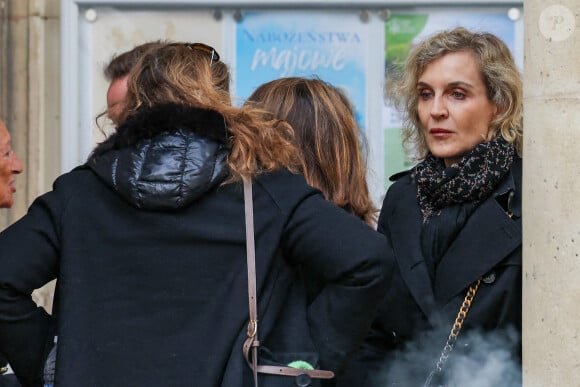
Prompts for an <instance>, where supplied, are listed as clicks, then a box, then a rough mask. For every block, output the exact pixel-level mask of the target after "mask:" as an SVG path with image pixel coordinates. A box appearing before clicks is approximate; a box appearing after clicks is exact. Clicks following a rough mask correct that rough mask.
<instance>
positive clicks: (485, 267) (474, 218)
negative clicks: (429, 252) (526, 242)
mask: <svg viewBox="0 0 580 387" xmlns="http://www.w3.org/2000/svg"><path fill="white" fill-rule="evenodd" d="M503 183H504V184H500V186H499V187H498V189H496V193H494V194H492V195H491V196H490V197H489V198H488V199H487V200H486V201H484V202H483V203H482V204H481V205H480V206H479V207H478V208H477V209H476V210H475V212H474V213H473V214H472V215H471V217H470V218H469V220H468V221H467V224H466V225H465V226H464V228H463V229H462V230H461V232H460V233H459V235H458V236H457V238H456V239H455V240H454V241H453V243H452V244H451V246H450V247H449V249H448V250H447V252H446V253H445V255H444V256H443V258H442V259H441V262H440V263H439V266H438V268H437V272H436V274H435V284H436V285H435V294H436V298H437V301H438V302H441V303H443V304H445V303H447V302H448V301H449V300H450V299H451V298H453V297H454V296H455V295H457V294H458V293H459V292H462V291H463V290H464V289H465V288H467V287H468V286H469V285H471V284H472V283H473V282H475V281H476V280H477V279H478V278H479V277H481V276H483V275H484V274H486V273H487V272H489V271H490V270H491V269H492V268H493V267H495V266H496V265H497V264H498V263H499V262H501V261H502V260H503V259H504V258H505V257H507V256H508V255H509V254H510V253H511V252H513V251H514V250H515V249H517V248H518V247H519V246H520V245H521V243H522V221H521V217H517V218H514V219H515V220H514V219H511V218H510V217H509V216H507V214H506V212H505V210H504V209H503V208H502V206H501V205H500V204H499V203H498V202H497V200H496V197H497V194H498V193H505V192H508V191H509V190H511V189H513V187H514V184H513V183H514V182H513V179H512V178H511V174H510V175H508V178H507V179H505V180H504V182H503ZM517 196H519V194H518V195H517ZM517 215H519V214H517Z"/></svg>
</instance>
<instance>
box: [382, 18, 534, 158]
mask: <svg viewBox="0 0 580 387" xmlns="http://www.w3.org/2000/svg"><path fill="white" fill-rule="evenodd" d="M452 52H471V53H473V54H474V56H475V58H476V60H477V62H478V63H479V67H480V71H481V76H482V78H483V81H484V84H485V86H486V89H487V97H488V98H489V100H490V101H491V103H493V104H495V105H496V106H497V107H498V114H497V116H496V117H495V119H494V120H493V121H492V122H491V124H490V131H489V138H487V141H489V140H491V139H493V138H495V137H496V136H497V135H498V134H501V136H503V138H504V139H505V140H506V141H508V142H511V143H514V144H515V146H516V149H517V151H518V154H519V155H520V156H521V154H522V145H523V143H522V142H523V139H522V137H523V118H522V114H523V92H522V90H523V86H522V79H521V76H520V73H519V71H518V69H517V67H516V64H515V62H514V59H513V56H512V54H511V53H510V50H509V48H508V47H507V46H506V44H505V43H504V42H503V41H502V40H501V39H499V38H498V37H497V36H495V35H493V34H490V33H487V32H471V31H469V30H467V29H465V28H463V27H458V28H455V29H452V30H448V31H442V32H439V33H436V34H434V35H432V36H430V37H429V38H427V39H425V40H423V41H422V42H420V43H419V44H417V45H416V46H415V47H414V48H413V49H412V50H411V52H410V54H409V56H408V57H407V60H406V61H405V64H404V67H402V68H399V69H397V70H395V74H394V75H393V76H392V78H391V79H390V80H389V81H388V83H387V87H388V90H387V95H388V96H389V97H390V98H391V99H392V100H393V101H394V102H395V105H396V106H397V107H398V108H399V110H400V111H401V112H402V114H403V138H404V144H405V145H406V146H407V148H412V149H413V150H414V151H415V152H417V154H418V158H419V159H423V158H424V157H425V156H426V155H427V153H428V152H429V150H428V148H427V143H426V141H425V137H424V133H423V131H422V130H421V122H420V120H419V115H418V110H417V105H418V99H419V93H418V92H417V81H418V80H419V78H420V77H421V75H422V74H423V71H425V68H426V67H427V66H428V65H429V64H430V63H431V62H433V61H434V60H436V59H438V58H440V57H442V56H444V55H446V54H448V53H452Z"/></svg>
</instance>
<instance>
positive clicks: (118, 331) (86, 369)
mask: <svg viewBox="0 0 580 387" xmlns="http://www.w3.org/2000/svg"><path fill="white" fill-rule="evenodd" d="M170 111H172V110H170ZM180 114H181V113H180ZM187 114H193V115H194V116H195V117H196V119H195V120H185V123H184V122H180V123H178V124H176V123H175V122H172V123H171V125H167V123H165V126H166V128H165V129H167V132H164V133H163V134H161V135H159V136H157V137H156V136H153V137H151V138H150V139H147V140H146V141H144V142H143V141H139V142H137V143H136V144H132V145H127V144H126V143H127V141H128V140H127V138H125V139H124V140H123V141H121V140H119V139H117V140H112V141H111V142H109V143H108V144H106V145H103V146H102V147H101V148H99V149H98V151H97V152H95V155H94V156H93V157H92V158H91V160H90V161H89V163H88V166H84V167H81V168H78V169H76V170H74V171H72V172H70V173H68V174H65V175H63V176H62V177H60V178H59V179H57V181H56V182H55V184H54V188H53V190H52V191H51V192H49V193H47V194H45V195H43V196H41V197H40V198H38V199H37V200H36V201H35V202H34V203H33V204H32V206H31V207H30V209H29V211H28V214H27V215H26V216H24V217H23V218H22V219H21V220H19V221H18V222H17V223H15V224H14V225H12V226H11V227H9V228H8V229H6V230H5V231H4V232H2V233H1V234H0V245H1V246H2V250H1V251H0V267H2V268H3V270H2V271H1V272H0V350H1V351H2V352H4V353H5V354H6V356H7V358H8V360H9V361H10V363H11V365H12V366H13V368H14V370H15V372H16V374H17V375H18V376H19V378H20V379H21V381H22V382H23V385H25V386H40V385H41V381H40V377H41V373H42V363H43V359H44V357H46V353H47V350H48V348H49V347H50V345H49V343H50V342H52V337H53V334H56V335H58V351H57V362H56V385H57V386H59V387H79V386H85V387H89V386H94V387H102V386H108V387H115V386H119V387H121V386H122V387H131V386H135V387H137V386H139V387H143V386H204V387H205V386H207V387H211V386H228V387H229V386H250V385H253V384H252V379H251V372H250V369H249V367H248V366H247V365H246V363H245V360H244V359H243V356H242V342H243V340H244V338H245V336H246V327H247V322H248V296H247V286H248V285H247V268H246V254H245V231H244V229H245V228H244V203H243V194H242V185H241V183H229V184H214V183H213V182H214V181H218V182H219V179H218V178H217V177H218V176H219V175H220V173H218V172H216V171H219V170H220V168H221V167H220V165H222V166H223V165H224V164H223V163H222V161H223V157H222V154H223V152H222V151H223V147H222V146H221V145H219V144H218V145H217V146H216V144H215V142H218V143H219V142H220V140H219V139H217V138H214V139H211V140H208V139H207V137H205V135H204V134H203V132H204V131H202V130H199V128H196V126H199V125H201V126H207V125H208V124H212V125H213V124H215V125H219V122H221V125H223V119H222V120H221V121H220V120H211V119H210V120H209V122H205V121H204V120H203V119H202V120H200V119H199V114H197V113H196V112H195V111H194V112H189V113H187ZM174 115H175V114H173V116H174ZM167 120H169V121H171V120H170V119H167ZM145 121H146V122H149V123H150V122H152V120H150V119H149V118H147V119H146V120H145ZM173 121H175V120H173ZM182 121H183V120H182ZM190 121H191V122H190ZM146 122H144V120H140V121H139V125H144V126H147V125H149V124H147V123H146ZM192 122H193V123H192ZM131 125H133V126H134V125H137V123H135V122H133V123H132V124H130V125H129V126H128V127H125V128H124V130H129V131H131V130H133V129H134V128H133V127H132V126H131ZM132 128H133V129H132ZM218 129H219V128H216V130H218ZM221 130H222V134H223V133H224V131H223V128H222V129H221ZM205 131H207V128H205ZM120 132H122V131H120ZM123 133H125V134H126V132H123ZM125 134H124V135H125ZM200 136H201V137H200ZM218 137H219V136H218ZM223 139H224V140H223V142H224V144H225V135H224V136H223ZM206 140H207V141H209V143H208V142H207V141H206ZM129 143H130V141H129ZM123 144H125V145H123ZM208 152H209V153H208ZM200 155H204V156H203V157H201V156H200ZM200 160H205V161H203V162H200ZM208 163H209V165H210V166H212V167H211V168H209V169H207V168H205V167H207V166H208ZM195 168H198V169H201V170H202V171H201V172H200V173H193V169H195ZM204 171H205V172H204ZM200 174H201V175H203V176H205V178H203V179H200V178H199V176H200ZM171 176H173V178H172V177H171ZM200 186H201V187H203V189H199V188H200ZM187 187H191V190H196V193H192V192H191V191H190V190H188V189H187ZM253 188H254V193H253V195H254V213H255V235H256V267H257V268H256V271H257V277H258V278H257V289H258V305H259V307H258V308H259V313H258V318H259V324H260V333H259V334H260V337H259V338H260V339H261V341H262V344H263V345H264V347H267V348H268V351H266V350H264V351H263V359H264V361H266V360H265V359H266V358H267V357H268V358H269V360H270V361H279V362H282V363H283V364H286V363H287V362H289V361H292V360H299V359H301V360H308V361H309V362H310V363H312V364H313V365H318V366H320V367H321V368H326V369H331V370H334V371H338V370H339V369H340V367H341V365H342V364H343V362H344V361H345V358H346V356H347V355H348V354H349V353H350V352H351V351H352V350H354V349H356V346H357V344H358V343H359V342H360V340H361V339H362V338H363V337H364V334H365V333H366V331H367V330H368V328H369V326H370V323H371V321H372V315H373V313H374V310H375V308H376V304H377V303H378V301H379V300H380V298H381V297H382V294H383V293H384V291H385V290H386V283H387V276H388V275H389V273H390V272H392V270H391V269H392V265H390V264H389V261H388V259H389V256H388V255H387V254H386V253H385V251H387V245H386V240H385V237H384V236H383V235H381V234H379V233H377V232H376V231H373V230H372V229H370V228H369V227H368V226H367V225H365V224H364V223H363V222H362V221H360V220H359V219H358V218H356V217H354V216H352V215H350V214H348V213H347V212H346V211H344V210H342V209H340V208H338V207H335V206H333V205H332V204H330V203H329V202H327V201H326V200H324V198H323V196H322V195H321V194H320V192H319V191H317V190H315V189H313V188H312V187H310V186H308V185H307V184H306V183H305V180H304V178H303V177H302V176H300V175H294V174H291V173H289V172H287V171H279V172H276V173H271V174H263V175H260V176H259V177H258V178H257V179H256V180H255V181H254V184H253ZM121 191H122V192H121ZM182 193H183V195H182ZM183 198H186V200H185V201H184V200H183ZM161 209H162V210H161ZM345 236H348V237H345ZM298 267H300V269H301V270H307V271H311V272H312V273H316V275H317V277H318V278H319V279H320V280H321V281H322V282H323V283H324V287H323V288H322V289H321V291H320V293H319V294H318V295H317V297H316V298H315V299H314V300H313V301H312V303H311V304H310V305H309V307H308V308H307V307H306V302H305V300H304V292H303V287H302V286H301V284H300V283H299V282H297V281H296V276H295V271H296V270H297V268H298ZM54 278H58V281H57V297H56V300H55V303H56V306H57V314H56V317H51V316H49V315H48V314H47V313H46V312H45V311H44V310H43V309H40V308H36V306H35V305H34V303H33V302H32V300H31V298H30V293H31V292H32V290H33V289H35V288H38V287H40V286H42V285H43V284H45V283H46V282H48V281H50V280H52V279H54ZM317 363H318V364H317ZM269 378H270V379H271V377H269ZM275 378H278V383H277V384H275V385H293V384H292V383H293V380H291V379H292V378H288V377H275ZM281 379H284V381H283V382H280V380H281ZM264 380H265V379H264Z"/></svg>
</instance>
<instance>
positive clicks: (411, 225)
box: [338, 159, 522, 387]
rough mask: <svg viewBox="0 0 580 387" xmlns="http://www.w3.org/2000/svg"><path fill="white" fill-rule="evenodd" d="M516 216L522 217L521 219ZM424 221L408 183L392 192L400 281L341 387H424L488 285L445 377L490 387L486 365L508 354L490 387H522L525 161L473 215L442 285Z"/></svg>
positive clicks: (388, 227) (385, 225)
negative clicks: (424, 240) (424, 244)
mask: <svg viewBox="0 0 580 387" xmlns="http://www.w3.org/2000/svg"><path fill="white" fill-rule="evenodd" d="M510 193H513V195H511V198H510V199H509V200H508V198H509V197H510ZM508 202H509V204H508ZM508 207H509V208H508ZM508 211H511V212H513V216H512V217H511V218H510V217H509V216H508V214H507V212H508ZM422 222H423V218H422V214H421V211H420V209H419V206H418V203H417V186H416V184H415V182H414V181H413V180H412V178H411V176H410V175H409V174H406V175H404V176H403V177H402V178H400V179H399V180H398V181H397V182H395V183H394V184H393V185H392V186H391V187H390V189H389V190H388V193H387V195H386V197H385V200H384V204H383V208H382V210H381V215H380V219H379V226H378V229H379V231H380V232H382V233H384V234H385V235H386V236H387V237H388V238H387V239H388V241H389V242H390V248H392V249H393V251H394V254H395V259H396V262H397V265H396V270H395V272H396V274H395V276H394V278H393V282H392V283H391V285H390V287H389V290H388V291H387V293H386V295H385V299H384V300H383V302H382V304H381V308H380V310H379V314H378V316H377V318H376V319H375V321H374V322H373V324H372V328H371V331H370V332H369V334H368V335H367V338H366V339H365V341H364V343H363V345H362V346H361V348H360V349H359V351H358V352H357V354H356V356H355V357H354V358H353V359H352V360H351V361H350V362H349V366H348V369H347V371H346V372H345V373H344V374H343V375H342V376H341V378H339V383H338V384H339V386H341V387H346V386H388V385H392V386H422V385H423V382H424V381H425V379H426V376H427V375H428V373H429V371H430V370H432V369H433V367H434V366H435V364H436V362H437V360H438V359H439V355H440V354H441V351H442V350H443V346H444V344H445V342H446V340H447V338H448V336H449V334H450V329H451V327H452V325H453V323H454V320H455V318H456V316H457V313H458V311H459V307H460V306H461V304H462V302H463V299H464V297H465V294H466V291H467V289H468V288H469V286H470V285H471V284H473V283H474V282H475V281H476V280H477V279H478V278H483V281H482V282H481V285H480V288H479V290H478V292H477V294H476V296H475V299H474V301H473V303H472V307H471V310H470V311H469V313H468V315H467V318H466V320H465V323H464V325H463V330H462V331H461V333H460V335H459V339H458V341H457V344H456V346H455V349H454V350H453V351H452V353H451V356H450V357H449V360H448V362H447V364H446V366H445V367H446V370H447V372H446V374H445V375H444V376H445V378H448V379H452V380H455V382H456V383H459V384H458V385H470V384H471V383H469V382H467V381H466V380H465V379H461V377H460V376H458V375H459V374H462V373H463V374H464V375H469V378H473V379H468V380H478V381H479V382H480V383H481V382H482V378H484V377H485V376H484V375H483V374H482V373H481V372H482V371H481V370H482V369H483V368H484V367H485V364H486V360H487V361H489V360H490V357H491V356H495V355H492V354H491V353H495V354H497V353H499V354H498V359H496V360H499V365H497V364H496V365H495V367H496V369H498V373H500V374H501V375H499V376H500V377H501V378H503V379H502V380H501V381H497V380H495V379H493V378H495V377H497V376H498V375H491V376H490V378H491V379H490V380H492V381H490V383H489V384H488V385H490V386H492V385H501V386H514V385H519V383H520V382H521V381H520V377H521V375H520V352H521V349H520V348H521V347H520V343H521V339H520V337H521V306H522V295H521V284H522V283H521V273H522V246H521V243H522V229H521V227H522V225H521V159H517V160H516V161H515V162H514V165H513V166H512V169H511V171H510V172H509V173H508V174H507V175H506V176H505V177H504V178H503V180H502V181H501V182H500V183H499V184H498V185H497V187H496V188H495V190H494V192H493V194H492V195H491V196H490V197H489V198H488V199H487V200H485V201H484V202H482V203H481V204H480V205H479V206H478V207H477V208H476V209H475V211H474V212H473V213H472V214H471V216H470V218H469V219H468V221H467V223H466V224H465V226H464V227H463V229H462V230H461V231H460V232H459V234H458V235H457V236H456V237H455V239H454V240H453V242H452V243H451V245H450V247H449V248H448V250H447V251H446V253H445V254H444V255H443V257H442V259H441V261H440V263H439V265H438V268H437V271H436V273H435V275H434V281H432V279H431V276H430V275H429V273H428V269H427V265H426V263H425V259H424V257H423V253H422V249H421V244H420V243H419V237H418V236H419V235H420V233H421V227H422ZM488 365H489V366H490V367H492V368H493V365H491V364H489V363H488ZM502 366H503V368H502ZM478 375H479V376H478ZM458 380H462V381H460V382H458ZM493 380H495V381H493ZM479 385H487V384H479Z"/></svg>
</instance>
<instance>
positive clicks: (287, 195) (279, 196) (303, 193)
mask: <svg viewBox="0 0 580 387" xmlns="http://www.w3.org/2000/svg"><path fill="white" fill-rule="evenodd" d="M255 182H256V184H257V185H258V186H259V187H260V188H261V189H263V190H264V191H265V192H267V194H268V195H269V196H270V197H271V198H272V200H273V201H274V202H275V203H276V204H277V205H278V207H280V208H281V209H288V207H293V206H294V205H296V203H298V202H300V201H302V200H304V199H305V198H307V197H309V196H312V195H320V196H322V194H321V193H320V191H319V190H318V189H316V188H314V187H311V186H309V185H308V184H307V183H306V179H305V178H304V176H303V175H301V174H296V173H292V172H290V171H288V170H286V169H280V170H278V171H275V172H270V173H264V174H261V175H259V176H257V177H256V179H255Z"/></svg>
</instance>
